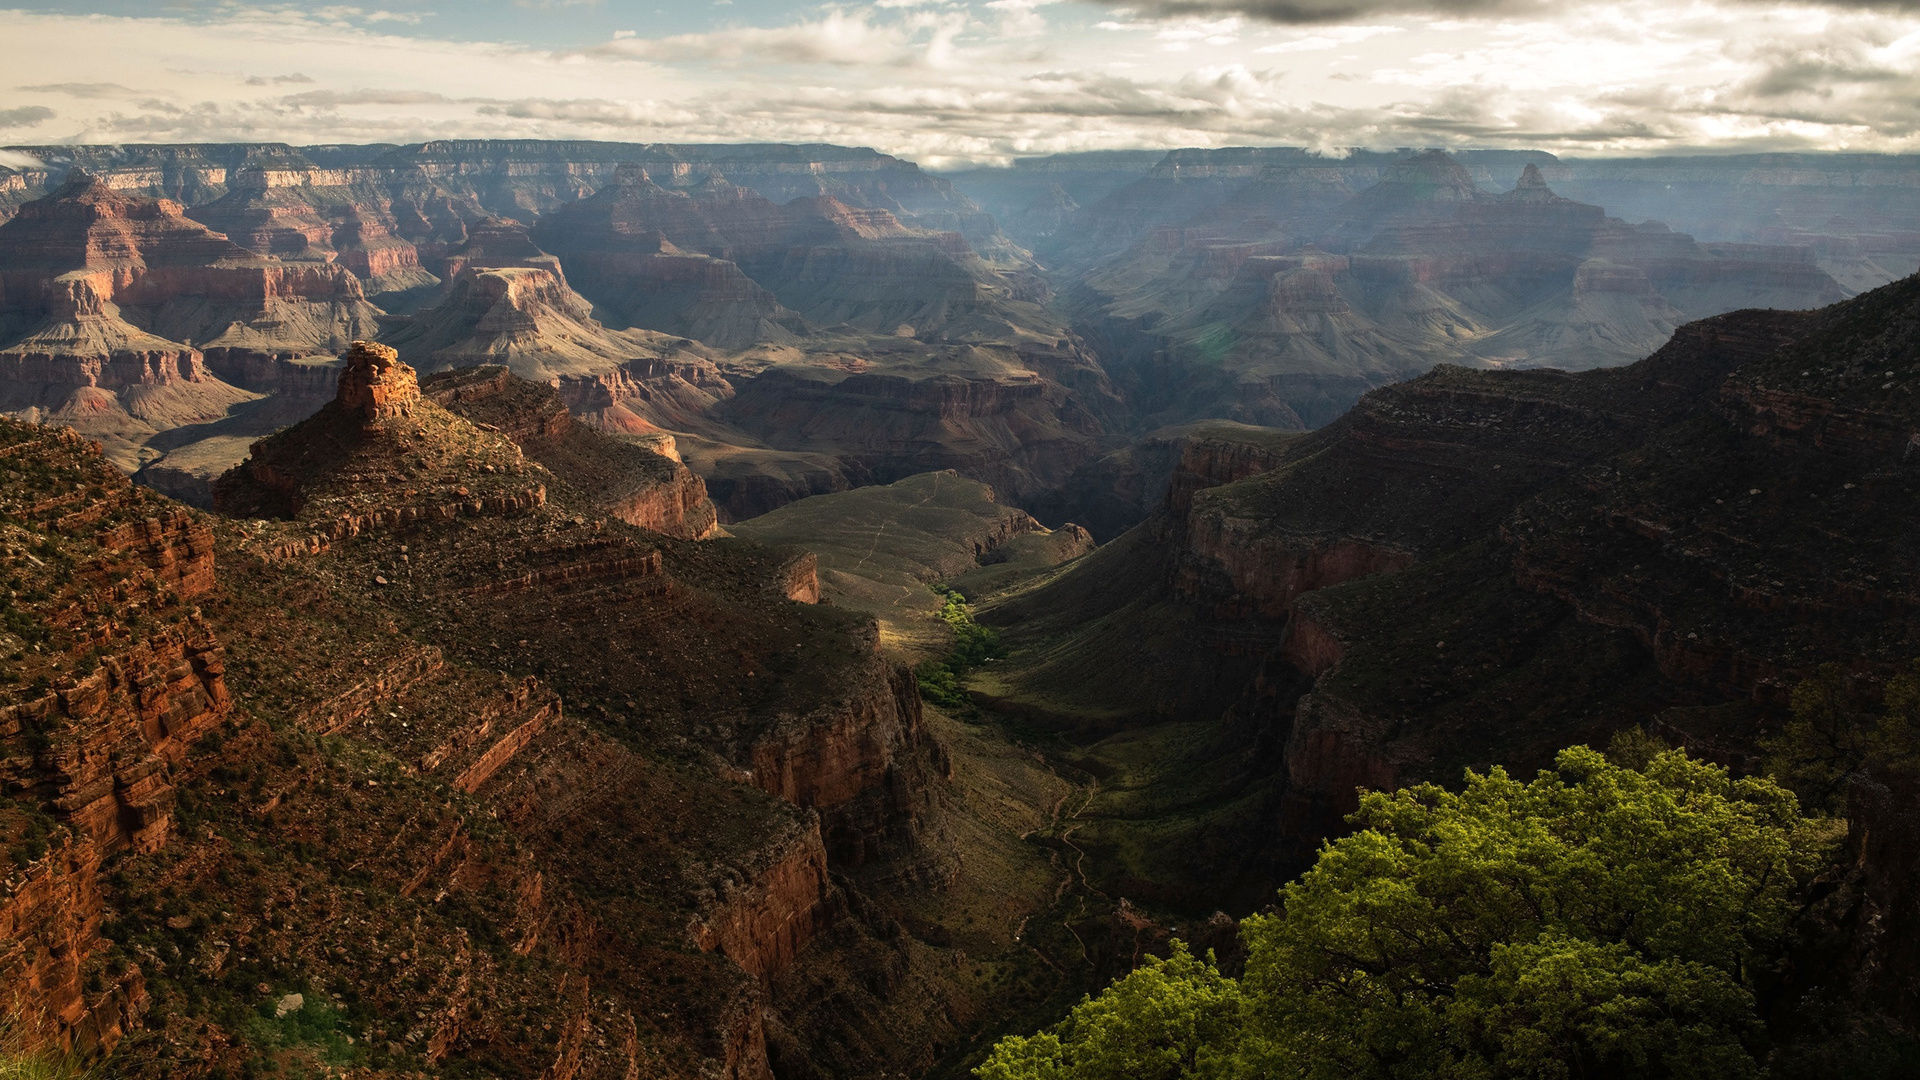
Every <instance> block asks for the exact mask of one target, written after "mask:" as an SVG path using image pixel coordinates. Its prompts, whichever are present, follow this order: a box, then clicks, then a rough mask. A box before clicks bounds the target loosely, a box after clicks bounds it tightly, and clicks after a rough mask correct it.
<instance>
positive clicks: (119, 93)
mask: <svg viewBox="0 0 1920 1080" xmlns="http://www.w3.org/2000/svg"><path fill="white" fill-rule="evenodd" d="M14 89H16V90H25V91H28V92H30V93H36V94H65V95H67V96H68V97H77V98H106V97H132V96H133V95H134V94H137V93H139V91H137V90H130V89H128V88H127V87H124V86H121V85H120V84H119V83H110V82H108V83H85V82H67V83H42V84H40V85H39V86H16V87H14Z"/></svg>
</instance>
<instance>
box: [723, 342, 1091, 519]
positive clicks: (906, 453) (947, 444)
mask: <svg viewBox="0 0 1920 1080" xmlns="http://www.w3.org/2000/svg"><path fill="white" fill-rule="evenodd" d="M735 387H736V392H735V396H734V397H733V399H732V400H731V401H729V402H727V403H726V405H725V406H724V412H723V415H724V416H725V417H726V418H727V419H728V420H729V421H730V422H732V423H733V424H735V425H736V426H738V427H740V428H741V429H743V430H745V431H747V432H750V433H751V434H753V435H755V436H757V437H759V438H761V439H763V440H765V441H766V442H767V443H768V444H770V445H774V446H780V447H789V448H793V449H799V450H812V451H818V452H821V453H828V454H832V455H833V456H834V457H837V458H838V459H840V460H841V461H843V462H845V463H846V464H847V466H848V467H849V468H850V469H851V470H854V471H857V473H858V474H859V476H860V478H861V479H862V480H863V481H865V482H869V483H891V482H892V481H894V480H898V479H901V478H903V477H906V476H911V475H913V474H916V473H923V472H936V471H939V470H943V469H954V470H956V471H958V472H960V473H961V474H962V475H965V476H968V477H971V478H973V479H976V480H980V481H982V482H984V483H987V484H990V485H992V486H993V488H994V489H995V490H996V491H1000V492H1003V493H1004V494H1005V495H1006V497H1007V498H1008V499H1009V500H1010V501H1013V502H1015V503H1019V502H1021V501H1023V500H1024V499H1026V498H1028V497H1029V496H1033V495H1038V494H1039V493H1041V492H1043V491H1046V490H1048V489H1051V488H1054V487H1057V486H1058V485H1059V484H1060V483H1061V482H1063V481H1064V480H1065V479H1066V478H1067V476H1069V475H1070V474H1071V473H1072V470H1073V469H1074V468H1075V467H1076V466H1078V465H1079V464H1080V463H1081V462H1082V461H1084V460H1086V458H1087V457H1088V456H1089V455H1090V453H1091V451H1092V449H1093V447H1094V445H1095V442H1094V437H1095V436H1096V435H1097V434H1098V433H1099V431H1100V425H1099V422H1098V421H1097V420H1096V419H1095V418H1094V417H1093V416H1092V415H1090V414H1089V413H1087V412H1086V411H1085V410H1084V409H1083V408H1082V407H1081V406H1080V405H1079V403H1078V401H1077V400H1076V399H1075V398H1073V397H1072V396H1071V395H1070V394H1068V393H1067V392H1066V391H1065V390H1064V389H1063V388H1062V387H1060V386H1059V385H1058V384H1056V383H1052V382H1051V381H1049V380H1044V379H1041V378H1038V377H1035V376H1033V375H1025V376H1024V377H1009V378H1000V379H987V378H966V377H959V376H935V377H932V378H924V379H910V378H907V377H905V376H898V375H880V374H867V375H848V376H846V377H844V378H841V379H838V380H832V381H829V380H827V379H823V378H820V377H818V376H809V375H806V374H800V373H795V372H790V371H786V370H781V369H778V368H776V369H773V370H770V371H768V372H766V373H764V374H762V375H760V376H758V377H757V378H754V379H752V380H749V381H746V382H740V383H736V384H735Z"/></svg>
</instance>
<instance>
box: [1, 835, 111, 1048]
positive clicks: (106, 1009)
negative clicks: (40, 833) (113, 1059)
mask: <svg viewBox="0 0 1920 1080" xmlns="http://www.w3.org/2000/svg"><path fill="white" fill-rule="evenodd" d="M100 864H101V854H100V849H99V848H98V847H97V846H95V845H94V844H93V843H92V842H91V841H90V840H87V839H85V838H84V837H79V836H75V835H73V834H71V833H67V834H63V835H60V836H56V837H55V838H54V840H53V844H52V846H51V848H50V849H49V851H48V852H47V854H46V855H44V856H42V857H41V858H40V859H38V860H36V861H35V862H33V863H31V864H29V865H28V866H26V867H25V868H24V869H18V870H15V871H13V872H12V873H11V874H10V875H9V876H8V877H7V879H6V880H5V881H4V882H0V1014H4V1015H6V1016H8V1017H10V1018H13V1019H14V1020H15V1021H16V1022H17V1023H19V1024H21V1025H22V1026H23V1027H24V1029H25V1031H24V1034H25V1035H26V1037H27V1040H28V1042H29V1043H30V1044H33V1043H38V1044H51V1045H53V1046H55V1047H58V1048H61V1049H75V1050H83V1051H84V1050H93V1049H97V1048H101V1047H108V1048H110V1047H112V1046H113V1045H114V1044H115V1043H117V1042H118V1041H119V1040H120V1038H121V1036H123V1035H125V1034H126V1033H127V1031H128V1030H130V1029H131V1028H132V1027H133V1026H134V1025H135V1024H136V1023H137V1022H138V1021H139V1019H140V1015H141V1013H142V1012H143V1011H144V1010H145V1008H146V1005H147V988H146V980H145V978H144V976H143V975H142V973H141V971H140V969H139V968H138V967H137V966H129V967H127V968H126V969H124V970H122V971H119V972H117V973H114V975H113V977H112V978H111V979H109V980H107V982H106V985H105V987H104V988H103V989H99V990H95V991H93V992H91V993H90V992H88V990H87V988H86V984H87V976H88V975H89V974H92V973H94V971H95V969H96V968H97V967H98V965H99V960H98V955H99V953H100V952H101V951H102V950H103V949H104V947H105V946H106V944H107V943H106V942H105V941H104V940H103V939H102V938H101V937H100V923H101V920H102V919H103V918H104V916H105V914H106V911H105V904H104V902H103V900H102V898H101V895H100V886H99V881H100Z"/></svg>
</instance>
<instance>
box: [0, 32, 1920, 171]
mask: <svg viewBox="0 0 1920 1080" xmlns="http://www.w3.org/2000/svg"><path fill="white" fill-rule="evenodd" d="M5 2H6V0H0V3H5ZM443 137H487V138H501V137H539V138H593V139H612V140H628V141H647V142H660V141H673V142H703V141H720V142H758V141H782V142H833V143H842V144H852V145H862V146H873V147H876V148H878V149H881V150H885V151H888V152H891V153H896V154H901V155H903V156H906V157H911V158H914V159H916V160H919V161H921V162H923V163H926V164H929V165H932V166H934V167H954V166H959V165H962V164H966V163H974V162H977V163H1000V162H1004V161H1006V160H1007V159H1009V158H1011V157H1016V156H1023V155H1030V154H1041V153H1051V152H1055V151H1065V150H1088V149H1112V148H1127V147H1153V148H1160V147H1172V146H1228V145H1248V144H1259V145H1282V144H1284V145H1306V146H1313V147H1317V148H1322V149H1336V148H1339V147H1346V146H1367V147H1380V148H1385V147H1393V146H1410V145H1417V146H1441V145H1457V146H1524V147H1537V148H1541V149H1547V150H1553V151H1556V152H1560V153H1574V154H1610V153H1668V152H1681V151H1700V150H1712V151H1720V150H1761V149H1802V148H1813V149H1829V150H1839V149H1853V150H1873V151H1920V0H1895V2H1892V3H1832V4H1827V5H1808V4H1803V3H1774V2H1769V0H1624V2H1618V3H1614V2H1604V0H1603V2H1587V0H1136V2H1135V3H1133V4H1131V5H1128V6H1121V5H1115V4H1111V3H1103V2H1096V0H873V2H870V3H836V4H815V3H799V2H785V0H711V2H708V3H672V4H661V3H658V2H657V0H642V2H637V3H634V2H627V0H391V2H390V3H388V4H387V5H386V6H381V7H352V6H324V5H320V4H307V5H298V6H296V5H292V4H280V3H246V2H241V0H199V2H195V0H171V2H169V0H68V2H64V3H49V4H31V5H26V6H22V7H14V8H7V9H0V146H4V145H32V144H44V143H64V142H180V141H235V140H284V141H288V142H295V143H321V142H411V141H416V140H421V139H429V138H443Z"/></svg>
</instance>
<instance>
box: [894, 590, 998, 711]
mask: <svg viewBox="0 0 1920 1080" xmlns="http://www.w3.org/2000/svg"><path fill="white" fill-rule="evenodd" d="M934 592H935V594H937V595H938V596H939V597H940V599H941V604H940V621H942V622H944V623H946V624H947V628H948V629H950V630H952V631H953V648H952V649H949V650H948V651H947V655H945V656H943V657H941V658H940V659H938V660H928V661H926V662H925V663H923V664H921V665H920V666H919V667H918V668H916V669H915V670H914V674H915V675H917V676H919V679H920V696H921V697H924V698H926V699H927V700H928V701H931V702H933V703H934V704H935V705H938V706H940V707H941V708H943V709H970V708H972V707H973V701H972V699H971V698H969V697H968V696H967V690H966V687H965V686H963V685H961V682H960V680H961V678H962V677H963V676H965V675H966V673H967V672H968V671H970V670H972V669H974V668H976V667H979V666H980V665H981V664H984V663H986V662H987V661H988V660H996V659H999V658H1000V657H1002V656H1004V655H1006V652H1005V650H1004V649H1003V648H1002V647H1001V644H1000V632H999V631H997V630H994V629H993V628H992V627H987V626H981V625H980V624H979V623H977V622H974V621H973V609H972V608H971V607H969V606H968V605H967V598H966V597H964V596H962V595H960V594H959V593H957V592H954V591H953V590H952V589H943V588H939V587H937V586H936V587H935V588H934Z"/></svg>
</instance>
